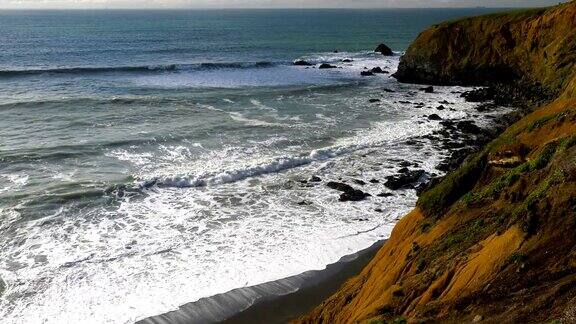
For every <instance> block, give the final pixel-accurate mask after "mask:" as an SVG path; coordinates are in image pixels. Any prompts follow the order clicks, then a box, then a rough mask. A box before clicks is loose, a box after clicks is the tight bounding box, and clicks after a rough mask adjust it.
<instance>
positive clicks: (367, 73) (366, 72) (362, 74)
mask: <svg viewBox="0 0 576 324" xmlns="http://www.w3.org/2000/svg"><path fill="white" fill-rule="evenodd" d="M360 75H361V76H372V75H374V73H372V71H362V72H360Z"/></svg>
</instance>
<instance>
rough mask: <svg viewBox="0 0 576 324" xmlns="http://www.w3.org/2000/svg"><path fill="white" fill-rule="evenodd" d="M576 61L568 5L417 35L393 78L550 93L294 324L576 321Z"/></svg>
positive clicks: (575, 23)
mask: <svg viewBox="0 0 576 324" xmlns="http://www.w3.org/2000/svg"><path fill="white" fill-rule="evenodd" d="M575 64H576V2H570V3H567V4H562V5H558V6H555V7H551V8H546V9H537V10H526V11H515V12H509V13H503V14H492V15H487V16H481V17H473V18H466V19H462V20H458V21H453V22H447V23H443V24H440V25H436V26H432V27H431V28H430V29H428V30H426V31H424V32H422V33H421V34H420V35H419V37H418V38H417V39H416V40H415V42H414V43H413V44H412V45H411V46H410V48H409V49H408V50H407V52H406V54H405V55H404V57H403V58H402V59H401V63H400V66H399V69H398V72H397V73H396V75H395V76H396V78H397V79H398V80H399V81H401V82H410V83H423V84H457V85H486V86H494V85H498V86H499V85H502V84H506V85H510V84H513V85H516V86H517V87H524V88H525V89H535V88H537V89H540V90H541V91H542V96H544V95H546V96H548V95H549V96H551V97H547V98H546V100H545V101H546V102H547V103H546V104H544V105H542V106H540V107H537V108H535V109H534V110H533V111H532V112H531V113H529V114H527V115H526V116H524V117H523V118H521V119H520V120H519V121H517V122H516V123H514V124H512V125H511V126H510V127H509V128H508V129H506V130H505V131H504V132H503V133H502V134H500V135H499V136H498V137H497V138H496V139H495V140H493V141H492V142H490V143H489V144H488V145H487V146H485V147H484V148H483V149H481V150H480V151H479V152H477V153H475V154H474V155H472V156H470V157H468V159H467V160H466V161H465V162H464V163H463V164H462V165H461V166H460V167H459V168H458V169H457V170H455V171H454V172H451V173H449V174H448V175H447V176H446V177H444V178H443V179H442V180H441V181H440V182H439V183H437V184H436V185H434V186H432V187H431V188H430V189H428V190H427V191H426V192H424V193H423V194H422V196H421V197H420V199H419V201H418V203H417V207H416V208H415V209H414V210H413V211H412V212H411V213H409V214H408V215H406V216H405V217H404V218H403V219H401V220H400V221H399V222H398V224H397V225H396V227H395V228H394V231H393V233H392V235H391V237H390V239H389V240H388V241H387V242H386V243H385V244H384V246H383V247H382V248H381V250H380V251H379V252H378V253H377V254H376V256H375V257H374V259H373V260H372V261H371V262H370V263H369V265H368V266H367V267H366V268H365V269H364V270H363V271H362V272H361V274H360V275H358V276H357V277H355V278H352V279H350V280H349V281H348V282H346V283H345V284H344V285H343V286H342V287H341V288H340V290H339V291H338V292H337V293H336V294H334V295H333V296H331V297H330V298H329V299H327V300H326V301H324V302H323V303H322V304H321V305H319V306H318V307H316V308H315V309H314V310H312V311H311V312H310V313H309V314H307V315H306V316H303V317H301V318H300V319H298V320H296V322H299V323H388V322H390V323H403V322H406V321H407V322H416V323H419V322H447V323H450V322H454V323H462V322H466V321H468V322H470V321H475V322H477V321H485V322H498V323H500V322H521V323H531V322H534V323H542V322H547V321H554V322H558V323H563V322H566V323H569V322H570V323H573V322H575V321H576V235H575V234H574V233H576V66H575ZM539 95H540V94H539ZM550 98H552V100H550Z"/></svg>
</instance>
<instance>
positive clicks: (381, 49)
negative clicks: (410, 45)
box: [374, 43, 394, 56]
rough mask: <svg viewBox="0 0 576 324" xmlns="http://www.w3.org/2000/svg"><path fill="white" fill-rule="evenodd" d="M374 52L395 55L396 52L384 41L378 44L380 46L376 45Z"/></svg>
mask: <svg viewBox="0 0 576 324" xmlns="http://www.w3.org/2000/svg"><path fill="white" fill-rule="evenodd" d="M374 52H376V53H380V54H382V55H384V56H393V55H394V52H392V49H391V48H390V47H388V46H387V45H386V44H384V43H382V44H380V45H378V47H376V49H375V50H374Z"/></svg>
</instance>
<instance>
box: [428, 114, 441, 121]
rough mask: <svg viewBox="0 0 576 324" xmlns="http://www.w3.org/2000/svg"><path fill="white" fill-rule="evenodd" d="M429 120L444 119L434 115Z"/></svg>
mask: <svg viewBox="0 0 576 324" xmlns="http://www.w3.org/2000/svg"><path fill="white" fill-rule="evenodd" d="M428 119H430V120H442V117H440V116H438V115H436V114H432V115H430V116H428Z"/></svg>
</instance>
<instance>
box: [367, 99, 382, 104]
mask: <svg viewBox="0 0 576 324" xmlns="http://www.w3.org/2000/svg"><path fill="white" fill-rule="evenodd" d="M368 101H369V102H372V103H374V102H380V99H370V100H368Z"/></svg>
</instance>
